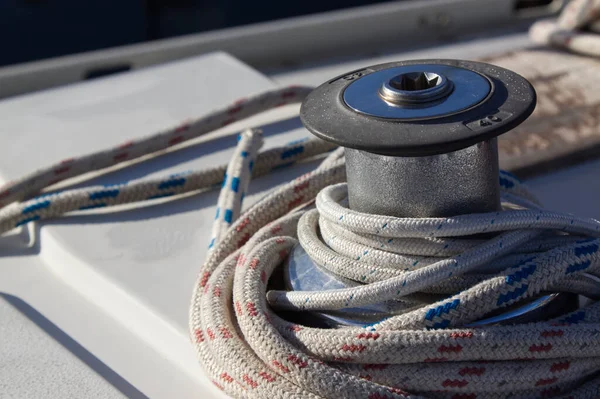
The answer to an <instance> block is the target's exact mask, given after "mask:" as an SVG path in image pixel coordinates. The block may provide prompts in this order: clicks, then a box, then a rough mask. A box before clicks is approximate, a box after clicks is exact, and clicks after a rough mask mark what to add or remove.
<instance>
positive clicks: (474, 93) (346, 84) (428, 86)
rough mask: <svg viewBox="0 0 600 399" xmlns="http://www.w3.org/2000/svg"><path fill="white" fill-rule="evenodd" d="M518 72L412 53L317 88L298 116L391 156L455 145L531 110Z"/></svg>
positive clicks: (333, 136) (333, 137) (485, 135)
mask: <svg viewBox="0 0 600 399" xmlns="http://www.w3.org/2000/svg"><path fill="white" fill-rule="evenodd" d="M535 104H536V94H535V90H534V88H533V87H532V86H531V84H530V83H529V82H528V81H527V80H526V79H525V78H523V77H522V76H520V75H518V74H517V73H515V72H512V71H509V70H507V69H504V68H500V67H497V66H495V65H490V64H486V63H482V62H474V61H460V60H414V61H401V62H393V63H387V64H380V65H375V66H370V67H366V68H363V69H360V70H356V71H352V72H349V73H347V74H344V75H342V76H339V77H337V78H335V79H332V80H331V81H329V82H326V83H324V84H322V85H321V86H319V87H317V88H316V89H315V90H314V91H313V92H312V93H311V94H310V95H309V96H308V97H307V98H306V99H305V100H304V102H303V104H302V108H301V110H300V117H301V119H302V122H303V123H304V125H305V126H306V127H307V128H308V129H309V130H310V131H311V132H312V133H314V134H315V135H316V136H318V137H320V138H322V139H324V140H327V141H332V142H334V143H336V144H339V145H341V146H344V147H350V148H355V149H359V150H364V151H368V152H373V153H378V154H384V155H395V156H426V155H436V154H442V153H447V152H451V151H456V150H459V149H462V148H465V147H468V146H471V145H473V144H476V143H478V142H481V141H484V140H488V139H490V138H493V137H496V136H498V135H500V134H502V133H504V132H506V131H508V130H510V129H512V128H514V127H515V126H517V125H519V124H520V123H521V122H523V121H524V120H525V119H527V117H528V116H529V115H531V113H532V112H533V110H534V108H535Z"/></svg>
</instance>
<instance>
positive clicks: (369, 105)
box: [343, 64, 494, 120]
mask: <svg viewBox="0 0 600 399" xmlns="http://www.w3.org/2000/svg"><path fill="white" fill-rule="evenodd" d="M411 72H412V73H414V72H433V73H436V74H438V75H443V76H444V77H446V79H448V80H449V81H451V82H452V84H453V85H454V89H453V90H452V92H451V93H450V94H449V95H448V96H447V97H444V98H442V99H439V100H436V101H432V102H430V103H421V104H418V105H416V104H411V105H393V104H391V103H389V102H387V101H385V100H384V99H383V98H381V97H380V96H379V89H380V88H381V86H382V84H383V83H384V82H387V81H389V80H391V79H393V78H394V77H396V76H398V75H401V74H406V73H411ZM493 89H494V86H493V83H492V82H491V81H490V80H489V79H488V78H486V77H485V76H483V75H481V74H479V73H477V72H474V71H471V70H468V69H465V68H459V67H455V66H450V65H442V64H415V65H404V66H400V67H394V68H389V69H383V70H380V71H377V72H373V73H370V74H368V75H365V76H363V77H361V78H360V79H357V80H356V81H355V82H352V83H351V84H350V85H348V87H346V89H345V90H344V93H343V99H344V102H345V103H346V105H347V106H348V107H350V108H351V109H353V110H354V111H356V112H359V113H361V114H366V115H370V116H375V117H378V118H386V119H401V120H423V119H435V118H442V117H445V116H449V115H453V114H456V113H458V112H461V111H464V110H466V109H469V108H472V107H474V106H476V105H477V104H479V103H481V102H482V101H484V100H485V99H486V98H488V97H489V96H490V95H491V94H492V92H493V91H494V90H493Z"/></svg>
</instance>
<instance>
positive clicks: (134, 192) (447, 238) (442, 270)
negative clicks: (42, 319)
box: [0, 2, 600, 399]
mask: <svg viewBox="0 0 600 399" xmlns="http://www.w3.org/2000/svg"><path fill="white" fill-rule="evenodd" d="M574 3H575V2H574ZM578 3H581V4H583V3H584V2H578ZM581 4H580V5H581ZM585 4H586V5H589V4H591V3H589V2H585ZM573 26H575V27H579V26H581V24H580V23H575V25H573ZM306 93H308V89H307V88H287V89H282V90H275V91H272V92H268V93H265V94H262V95H259V96H256V97H254V98H251V99H248V100H245V101H243V102H238V103H236V104H234V105H232V106H230V107H228V108H225V109H222V110H220V111H217V112H214V113H212V114H210V115H208V116H207V117H205V118H201V119H198V120H196V121H193V122H191V123H187V124H184V125H182V126H180V127H178V128H175V129H172V130H170V131H167V132H162V133H159V134H157V135H154V136H151V137H148V138H146V139H142V140H138V141H136V142H129V143H126V144H124V145H122V146H120V147H118V148H115V149H111V150H106V151H102V152H98V153H96V154H92V155H89V156H84V157H81V158H78V159H75V160H68V161H65V162H63V163H60V164H57V165H53V166H52V167H50V168H45V169H43V170H40V171H38V172H36V173H34V174H32V175H30V176H27V177H25V178H23V179H20V180H18V181H15V182H13V183H9V184H8V185H7V186H5V187H3V188H2V189H0V197H1V199H2V201H3V202H4V204H5V206H4V208H2V209H0V233H4V232H6V231H8V230H10V229H12V228H14V227H15V226H19V225H22V224H25V223H28V222H30V221H35V220H41V219H46V218H51V217H57V216H60V215H62V214H64V213H66V212H70V211H75V210H78V209H87V208H91V207H97V206H113V205H118V204H124V203H130V202H135V201H145V200H148V199H152V198H156V197H161V196H165V195H179V194H182V193H186V192H190V191H196V190H208V189H213V188H215V186H216V185H217V184H219V183H222V187H223V188H222V191H221V195H220V196H219V201H218V211H217V215H216V221H215V226H214V229H213V232H212V238H211V243H210V249H209V252H208V257H207V259H206V261H205V263H204V265H203V266H202V268H201V271H200V274H199V278H198V282H197V284H196V285H195V290H194V294H193V299H192V304H191V307H190V335H191V337H192V340H193V342H194V345H195V348H196V351H197V355H198V358H199V360H200V362H201V364H202V366H203V368H204V370H205V372H206V373H207V375H208V376H209V377H210V378H211V379H212V381H213V382H214V384H215V385H216V386H217V387H219V388H220V389H222V390H224V391H225V392H227V393H228V394H229V395H231V396H234V397H258V398H267V397H269V398H271V397H272V398H292V397H298V398H317V397H328V398H337V397H344V398H346V397H347V398H368V399H383V398H398V397H411V398H412V397H431V398H452V399H473V398H509V397H510V398H532V397H534V398H538V397H560V398H598V397H600V377H598V372H599V371H600V304H598V303H592V304H591V305H588V306H587V307H584V308H581V309H579V310H577V311H575V312H572V313H569V314H565V315H563V316H561V317H559V318H556V319H553V320H549V321H544V322H536V323H529V324H516V325H513V326H483V327H477V328H474V327H471V328H469V327H466V326H467V325H469V324H470V323H472V322H473V321H477V320H479V319H481V318H482V317H483V316H485V315H486V314H488V313H490V312H492V311H503V310H505V309H506V308H508V307H509V306H511V305H512V304H515V303H519V302H521V301H522V300H524V299H527V298H532V297H534V296H535V295H537V294H539V293H541V292H545V291H561V290H563V291H565V292H578V293H589V294H596V295H597V292H595V289H594V286H591V285H590V284H589V281H588V282H586V280H585V279H582V278H580V277H581V273H583V272H585V273H588V274H592V275H597V274H598V273H599V270H598V269H599V267H600V260H599V255H598V253H599V248H600V240H599V239H598V237H600V222H598V221H596V220H591V219H583V218H578V217H576V216H573V215H566V214H560V213H556V212H550V211H546V210H544V209H543V208H541V206H540V205H539V203H538V202H537V200H536V199H535V198H534V197H533V195H532V194H530V193H529V192H528V191H527V190H526V188H525V187H524V186H523V185H522V184H520V182H519V181H518V179H516V178H515V177H514V176H512V175H510V174H508V173H505V172H502V173H501V175H500V176H499V181H500V185H501V187H502V189H503V195H502V199H503V210H502V211H501V212H493V213H487V214H475V215H462V216H456V217H451V218H423V219H410V218H394V217H389V216H379V215H369V214H363V213H359V212H355V211H352V210H351V209H349V208H348V207H347V198H346V197H347V189H346V185H345V184H344V183H343V182H344V180H345V167H344V159H343V150H341V149H338V150H336V151H334V152H333V153H331V154H330V155H329V156H328V157H327V158H326V159H325V161H323V162H322V164H321V165H320V166H319V167H318V168H317V169H316V170H314V171H312V172H310V173H308V174H306V175H304V176H302V177H300V178H297V179H295V180H293V181H291V182H289V183H287V184H284V185H282V186H280V187H277V188H276V189H274V190H273V191H272V192H270V193H269V194H268V195H267V196H266V197H264V198H263V199H261V200H260V201H258V202H257V203H255V204H254V205H253V206H251V207H250V208H249V209H248V210H247V211H246V212H244V213H242V214H241V215H240V209H241V205H242V201H243V194H244V192H246V190H247V187H248V184H249V181H250V178H251V176H260V175H263V174H266V173H268V172H269V171H270V170H272V169H273V168H276V167H279V166H282V165H285V164H288V163H290V162H295V161H300V160H302V159H306V158H310V157H313V156H315V155H319V154H322V153H324V152H328V151H331V150H332V149H333V146H332V145H331V144H328V143H325V142H323V141H321V140H316V139H313V140H309V141H306V142H303V143H293V144H290V145H288V146H284V147H280V148H276V149H273V150H269V151H265V152H259V147H260V145H261V143H262V138H261V135H260V132H259V131H257V130H248V131H246V132H244V133H243V134H242V135H241V136H240V140H239V143H238V146H237V148H236V150H235V153H234V156H233V158H232V160H231V162H230V164H229V165H228V166H220V167H216V168H212V169H209V170H205V171H198V172H192V173H189V174H185V175H174V176H169V177H167V178H161V179H152V180H142V181H138V182H134V183H130V184H127V185H119V186H111V187H91V188H83V189H75V190H66V191H61V192H56V193H49V194H45V195H42V196H41V197H37V198H33V199H30V197H31V196H32V195H37V194H39V193H40V192H41V190H43V189H44V188H46V187H48V186H51V185H52V184H54V183H55V182H56V181H58V180H62V179H65V178H70V177H74V176H77V175H80V174H83V173H86V172H89V171H92V170H98V169H100V168H104V167H107V166H110V165H113V164H115V163H119V162H122V161H124V160H131V159H135V158H138V157H140V156H143V155H146V154H150V153H154V152H156V151H160V150H163V149H165V148H167V147H169V146H171V145H175V144H178V143H180V142H182V141H185V140H189V139H191V138H193V137H198V136H199V135H202V134H204V133H207V132H209V131H211V130H214V129H217V128H218V127H220V126H222V125H225V124H227V123H230V122H231V121H233V119H232V118H237V119H241V118H244V117H248V116H251V115H253V114H255V113H258V112H261V111H263V110H266V109H268V108H271V107H273V106H276V105H280V104H281V103H282V102H285V103H287V102H296V101H300V100H301V99H302V98H303V97H304V95H306ZM124 154H125V155H124ZM315 199H316V208H314V209H313V208H312V204H313V201H315ZM19 201H21V202H19ZM482 234H483V235H482ZM297 244H300V245H302V246H303V248H304V249H305V251H306V252H307V253H308V254H309V255H310V257H311V259H312V260H313V261H314V262H315V264H317V265H318V267H321V268H323V269H325V270H326V271H327V272H328V273H333V274H335V275H337V276H339V277H340V278H341V279H346V280H351V281H353V282H354V284H353V285H354V286H353V287H351V288H346V289H340V290H328V291H317V292H298V291H297V292H285V291H280V290H276V289H270V288H268V286H270V285H272V286H273V287H278V286H280V284H278V282H277V281H275V279H272V278H271V276H272V275H273V272H274V271H275V270H276V269H277V268H278V267H280V266H281V264H282V262H283V261H284V259H285V258H286V256H287V254H288V253H289V251H290V249H291V248H292V247H293V246H294V245H297ZM422 293H428V294H437V295H443V297H444V299H443V300H441V301H437V302H435V303H430V302H427V301H424V300H421V299H418V298H419V297H418V295H421V294H422ZM415 295H416V296H415ZM385 301H395V302H397V303H401V304H404V305H405V307H404V308H403V311H402V312H400V314H395V315H390V317H388V318H387V319H385V320H382V321H380V322H378V323H376V324H374V325H370V326H368V327H365V328H356V327H344V328H337V329H333V328H332V329H319V328H314V327H309V326H306V325H299V324H296V323H292V322H290V321H287V320H286V319H285V318H284V316H285V317H286V318H289V315H291V314H296V315H297V314H298V313H299V312H303V311H306V310H310V311H318V312H323V311H331V310H339V309H345V308H350V307H357V306H364V305H370V304H377V303H382V302H385Z"/></svg>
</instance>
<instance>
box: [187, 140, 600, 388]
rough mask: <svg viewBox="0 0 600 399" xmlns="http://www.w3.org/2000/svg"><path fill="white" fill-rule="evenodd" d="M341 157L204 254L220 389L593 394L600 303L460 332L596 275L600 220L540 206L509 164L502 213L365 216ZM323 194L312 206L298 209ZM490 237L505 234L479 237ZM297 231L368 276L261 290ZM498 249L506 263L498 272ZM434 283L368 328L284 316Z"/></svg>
mask: <svg viewBox="0 0 600 399" xmlns="http://www.w3.org/2000/svg"><path fill="white" fill-rule="evenodd" d="M339 156H340V154H339V152H336V153H334V154H332V155H331V158H330V159H329V160H327V161H326V163H325V164H324V165H322V166H321V167H320V168H319V169H317V170H316V171H314V172H312V173H310V174H308V175H306V176H303V177H301V178H299V179H296V180H294V181H292V182H290V183H289V184H286V185H284V186H282V187H280V188H279V189H277V190H276V191H275V192H274V193H272V194H271V195H269V196H268V197H266V198H265V199H263V200H262V201H260V202H258V203H257V204H255V205H254V206H253V207H251V208H250V209H249V210H248V211H247V212H246V213H244V214H243V215H241V216H240V218H239V219H238V220H237V221H235V222H234V223H233V224H232V226H231V227H230V228H229V229H228V231H227V233H226V234H225V235H224V236H223V237H222V239H221V240H220V241H218V242H216V243H215V246H214V247H213V248H212V251H211V252H210V253H209V257H208V259H207V261H206V263H205V265H204V266H203V269H202V272H201V274H200V277H199V281H198V284H197V286H196V291H195V294H194V299H193V302H192V307H191V310H190V312H191V313H190V333H191V336H192V338H193V339H194V341H195V343H196V348H197V352H198V356H199V358H200V360H201V363H202V364H203V366H204V368H205V370H206V372H207V373H208V374H209V376H210V377H211V379H212V380H213V382H214V384H215V385H216V386H217V387H219V388H221V389H223V390H225V391H226V392H227V393H229V394H230V395H233V396H235V397H349V398H392V397H394V398H395V397H421V396H423V397H432V398H454V399H459V398H477V397H479V398H508V397H511V398H521V397H523V398H530V397H536V398H537V397H563V398H567V397H571V396H572V397H575V398H579V397H581V398H596V397H598V389H599V388H598V387H599V384H600V380H599V379H598V378H596V374H597V372H598V371H600V348H597V345H598V343H599V341H600V323H599V321H600V305H599V304H592V305H589V306H588V307H586V308H583V309H580V310H578V311H576V312H573V313H570V314H565V315H564V316H562V317H560V318H558V319H554V320H550V321H546V322H538V323H530V324H523V325H514V326H491V327H479V328H466V327H464V326H465V325H466V324H468V323H469V322H471V321H475V320H478V319H480V318H481V317H482V316H483V315H485V314H486V313H489V312H490V311H492V310H495V309H503V308H506V307H507V306H510V305H511V304H514V303H517V302H519V301H521V300H523V299H525V298H528V297H532V296H534V295H536V294H537V293H539V292H540V291H542V290H546V289H552V288H553V287H555V286H556V285H560V282H561V281H563V280H564V279H573V278H577V275H578V274H579V273H581V272H583V271H585V272H587V273H597V272H598V267H599V266H600V262H599V255H598V253H599V246H600V240H598V238H596V237H599V236H600V222H597V221H595V220H589V219H582V218H577V217H575V216H573V215H564V214H559V213H555V212H549V211H545V210H543V209H541V208H540V207H539V206H538V205H536V203H535V202H534V198H533V197H532V195H531V194H528V193H527V191H526V189H525V188H524V186H522V185H521V184H520V183H519V181H518V180H517V179H516V178H515V177H514V176H512V175H510V174H508V173H505V172H503V173H502V174H501V176H500V182H501V185H502V188H503V190H504V194H503V198H504V199H505V200H507V199H510V203H509V202H504V206H505V210H504V211H502V212H497V213H490V214H477V215H464V216H458V217H453V218H443V219H438V218H432V219H401V218H392V217H388V216H378V215H367V214H361V213H359V212H354V211H352V210H350V209H348V208H347V207H346V206H345V198H346V194H347V193H346V186H345V184H340V183H338V184H333V185H332V183H336V182H339V181H341V180H342V179H343V178H344V174H343V169H341V166H342V164H341V162H340V160H339ZM317 193H318V195H317ZM315 196H316V209H313V210H305V209H302V208H301V209H297V207H298V206H300V205H302V204H306V203H310V202H311V201H312V200H313V199H314V198H315ZM524 205H527V206H528V208H525V207H524ZM484 232H485V233H498V234H497V235H495V236H494V237H493V238H490V239H481V238H473V235H475V234H478V233H484ZM248 236H250V237H251V238H250V240H249V241H247V242H246V239H245V238H244V237H248ZM334 236H335V239H334ZM297 238H299V242H300V243H301V244H302V246H303V247H304V249H305V250H306V252H307V253H308V254H309V255H310V256H311V258H312V260H313V261H314V262H316V263H317V264H318V265H319V266H320V267H323V268H325V269H326V270H327V271H328V272H330V273H334V274H337V275H339V276H342V277H345V278H349V279H352V280H355V281H359V282H362V283H365V284H364V285H361V286H359V287H356V288H351V289H344V290H329V291H323V292H277V291H270V292H267V284H268V282H269V279H270V277H271V274H272V273H273V271H274V270H275V269H277V268H278V267H279V266H280V265H281V262H282V261H283V259H284V258H285V257H286V256H287V253H288V251H289V250H290V249H291V247H292V246H293V245H295V244H296V243H298V240H297ZM322 240H323V241H325V242H322ZM365 248H366V249H365ZM515 254H516V255H517V256H515ZM511 256H512V258H510V257H511ZM503 258H509V259H510V260H511V261H512V263H511V262H508V264H506V262H505V264H504V266H503V267H501V268H500V270H498V268H499V263H498V262H496V261H497V260H498V259H503ZM415 260H418V264H417V265H415V264H414V262H415ZM494 262H496V266H494V267H492V268H489V270H488V274H487V275H485V277H483V278H481V279H480V281H476V282H475V283H474V284H473V283H471V286H469V287H466V288H464V289H461V290H460V291H459V292H448V291H447V289H448V288H447V287H445V288H444V287H443V283H444V281H445V280H446V279H447V278H448V277H449V274H450V273H452V278H453V279H458V280H460V279H461V278H462V277H463V276H464V277H467V275H466V274H467V273H468V272H469V271H473V270H475V269H476V270H477V271H479V272H481V270H486V267H487V266H489V265H490V264H494ZM467 281H470V280H468V279H467ZM436 286H438V287H442V288H440V289H438V292H443V293H445V294H447V297H446V299H444V300H442V301H439V302H437V303H434V304H426V305H424V306H421V307H419V308H416V309H411V310H409V311H407V312H406V313H404V314H401V315H398V316H393V317H390V318H388V319H387V320H384V321H383V322H381V323H378V324H376V325H372V326H370V327H368V328H350V327H348V328H340V329H318V328H313V327H309V326H305V325H298V324H295V323H290V322H288V321H286V320H284V319H283V318H281V317H280V316H279V315H278V314H277V313H275V312H274V310H276V309H285V310H293V311H305V310H311V311H327V310H332V309H342V308H349V307H353V306H358V305H364V304H372V303H380V302H382V301H384V300H386V299H395V298H399V297H402V296H405V295H408V294H410V293H412V292H415V291H417V290H423V289H434V291H435V288H436Z"/></svg>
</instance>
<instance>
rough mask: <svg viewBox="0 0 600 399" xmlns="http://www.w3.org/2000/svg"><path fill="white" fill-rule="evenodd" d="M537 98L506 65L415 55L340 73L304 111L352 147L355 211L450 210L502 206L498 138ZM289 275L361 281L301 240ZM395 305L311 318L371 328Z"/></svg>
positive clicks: (306, 282) (531, 308) (317, 284)
mask: <svg viewBox="0 0 600 399" xmlns="http://www.w3.org/2000/svg"><path fill="white" fill-rule="evenodd" d="M535 104H536V93H535V90H534V89H533V87H532V86H531V84H530V83H529V82H528V81H527V80H526V79H525V78H523V77H522V76H520V75H518V74H516V73H514V72H511V71H509V70H506V69H504V68H500V67H497V66H494V65H489V64H485V63H481V62H472V61H459V60H415V61H402V62H394V63H388V64H381V65H375V66H371V67H367V68H363V69H359V70H356V71H353V72H349V73H347V74H344V75H342V76H339V77H337V78H334V79H332V80H330V81H329V82H326V83H324V84H322V85H321V86H319V87H318V88H316V89H315V90H314V91H313V92H312V93H311V94H310V95H309V96H308V97H307V98H306V99H305V101H304V103H303V104H302V108H301V111H300V117H301V119H302V122H303V124H304V125H305V126H306V128H307V129H308V130H310V131H311V132H312V133H313V134H315V135H316V136H318V137H320V138H322V139H323V140H327V141H330V142H334V143H336V144H338V145H340V146H342V147H345V157H346V171H347V180H348V202H349V207H350V208H351V209H353V210H356V211H359V212H365V213H370V214H379V215H389V216H396V217H414V218H421V217H448V216H455V215H461V214H467V213H482V212H492V211H498V210H500V209H501V208H500V186H499V180H498V173H499V166H498V146H497V136H499V135H500V134H502V133H505V132H507V131H509V130H511V129H513V128H514V127H516V126H517V125H519V124H520V123H521V122H523V121H524V120H525V119H527V117H529V115H530V114H531V113H532V112H533V110H534V108H535ZM284 273H285V280H286V284H287V286H288V287H287V288H288V289H291V290H296V291H305V290H308V291H312V290H323V289H337V288H347V287H352V286H357V285H360V283H358V282H354V281H349V280H345V279H344V280H342V279H340V277H336V276H333V275H330V274H329V273H327V272H326V271H325V270H323V269H322V268H320V267H319V266H318V265H316V264H314V263H313V262H312V261H311V259H310V258H309V256H308V255H307V254H306V253H305V252H304V250H303V249H302V247H301V246H299V245H298V246H297V247H296V248H295V249H294V250H293V251H292V253H291V254H290V257H289V259H288V261H287V264H286V267H285V270H284ZM431 300H432V301H433V300H436V298H431ZM576 302H577V298H576V296H574V295H571V294H562V293H561V294H557V293H545V294H544V295H540V296H538V297H536V298H534V299H533V300H529V302H526V303H519V304H518V305H516V306H513V308H509V309H508V310H504V312H503V313H501V314H493V315H488V316H486V317H484V319H482V320H480V321H479V322H477V323H474V324H477V325H484V324H510V323H516V322H525V321H535V320H543V319H548V318H550V317H553V316H555V315H557V314H559V313H562V312H564V311H565V310H568V309H569V308H573V306H576ZM394 303H395V301H388V302H386V303H381V304H376V305H371V306H366V307H361V308H353V309H344V310H340V311H336V312H328V313H326V314H325V313H317V312H314V313H312V314H310V315H309V316H308V319H309V320H304V322H308V323H312V324H316V325H320V326H323V325H324V326H340V325H342V326H343V325H354V326H358V325H363V326H364V325H366V324H371V323H374V322H377V321H380V320H382V319H384V318H385V317H389V315H390V314H394V313H395V305H394Z"/></svg>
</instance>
